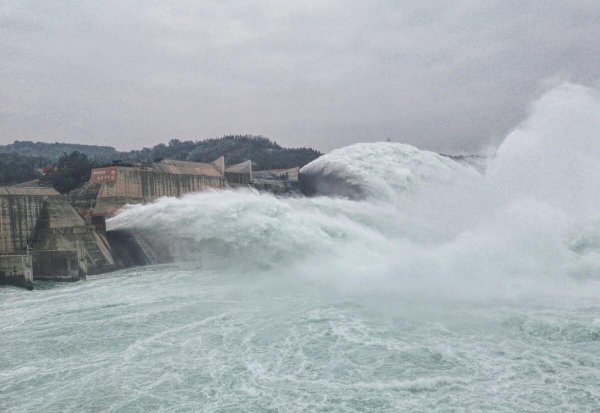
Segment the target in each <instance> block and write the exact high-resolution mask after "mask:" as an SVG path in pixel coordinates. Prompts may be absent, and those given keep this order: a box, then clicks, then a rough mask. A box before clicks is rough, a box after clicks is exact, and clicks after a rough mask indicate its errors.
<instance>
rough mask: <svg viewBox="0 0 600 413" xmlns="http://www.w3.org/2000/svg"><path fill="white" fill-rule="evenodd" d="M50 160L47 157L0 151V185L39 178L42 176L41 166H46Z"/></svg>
mask: <svg viewBox="0 0 600 413" xmlns="http://www.w3.org/2000/svg"><path fill="white" fill-rule="evenodd" d="M48 162H49V160H48V159H47V158H40V157H31V156H23V155H18V154H14V153H0V185H12V184H16V183H20V182H27V181H31V180H34V179H37V178H39V177H40V176H41V174H40V172H39V168H42V167H44V166H45V165H46V164H47V163H48Z"/></svg>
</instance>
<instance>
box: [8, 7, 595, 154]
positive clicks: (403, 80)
mask: <svg viewBox="0 0 600 413" xmlns="http://www.w3.org/2000/svg"><path fill="white" fill-rule="evenodd" d="M599 76H600V3H599V2H598V1H597V0H590V1H585V0H583V1H577V0H570V1H559V0H553V1H525V0H515V1H512V0H503V1H474V0H473V1H448V2H442V1H431V2H430V1H423V0H416V1H401V0H389V1H385V0H373V1H358V0H357V1H350V0H346V1H342V0H337V1H336V0H332V1H324V0H323V1H313V0H301V1H249V0H235V1H200V0H189V1H100V0H94V1H49V0H41V1H26V0H14V1H13V0H0V144H5V143H9V142H12V141H13V140H15V139H18V140H43V141H57V140H58V141H65V142H78V143H97V144H108V145H113V146H115V147H117V148H119V149H131V148H139V147H143V146H151V145H154V144H156V143H160V142H166V141H168V140H169V139H171V138H180V139H202V138H207V137H215V136H222V135H225V134H247V133H249V134H261V135H264V136H268V137H271V138H273V139H275V140H276V141H277V142H278V143H280V144H283V145H286V146H314V147H317V148H319V149H321V150H330V149H332V148H335V147H339V146H344V145H346V144H349V143H353V142H359V141H377V140H384V139H386V138H391V139H392V140H393V141H398V142H406V143H411V144H414V145H416V146H418V147H421V148H424V149H431V150H436V151H442V152H453V153H458V152H478V151H482V150H483V149H485V148H486V147H488V146H489V145H490V144H493V143H497V142H498V141H499V140H500V139H501V138H502V136H504V135H505V134H506V132H507V131H509V130H510V129H512V128H513V127H514V126H515V125H516V124H517V123H518V122H519V121H520V120H522V119H523V118H524V116H525V114H526V111H527V108H528V104H529V103H530V102H531V100H532V99H534V98H535V97H536V96H538V95H539V94H540V93H542V91H543V90H544V88H547V87H548V86H549V85H551V84H552V83H555V82H557V81H559V80H564V79H568V80H570V81H573V82H577V83H582V84H586V85H590V84H594V83H595V82H597V80H598V78H599Z"/></svg>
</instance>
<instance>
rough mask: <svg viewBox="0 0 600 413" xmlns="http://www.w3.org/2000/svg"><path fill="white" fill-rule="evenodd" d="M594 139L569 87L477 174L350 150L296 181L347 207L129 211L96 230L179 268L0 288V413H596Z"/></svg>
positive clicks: (217, 204)
mask: <svg viewBox="0 0 600 413" xmlns="http://www.w3.org/2000/svg"><path fill="white" fill-rule="evenodd" d="M599 141H600V99H599V97H598V94H597V92H596V91H594V90H591V89H587V88H584V87H581V86H575V85H569V84H567V85H562V86H560V87H558V88H556V89H554V90H552V91H550V92H548V93H547V94H546V95H544V96H543V97H542V98H541V99H540V100H538V101H537V102H536V103H535V104H534V105H533V106H532V109H531V114H530V116H529V117H528V119H527V120H526V121H525V122H523V123H522V124H521V125H519V126H518V127H517V128H516V129H515V130H514V131H513V132H511V133H510V134H509V135H508V137H507V138H506V140H505V141H504V143H503V144H502V145H501V147H500V148H499V150H498V154H497V156H496V157H495V159H494V161H493V163H491V164H490V165H488V168H487V171H488V172H487V173H486V175H485V176H482V175H481V174H479V173H478V172H477V171H475V170H474V169H472V168H471V167H469V166H466V165H461V164H459V163H456V162H454V161H453V160H451V159H449V158H446V157H442V156H439V155H437V154H434V153H431V152H426V151H421V150H418V149H416V148H414V147H411V146H408V145H401V144H395V143H372V144H357V145H352V146H349V147H346V148H342V149H339V150H336V151H333V152H331V153H330V154H328V155H325V156H323V157H322V158H320V159H318V160H316V161H315V162H313V163H312V164H309V165H307V166H306V167H305V168H304V169H303V172H304V173H307V174H311V175H312V176H313V177H316V179H319V178H320V177H326V178H327V179H326V181H327V182H336V184H340V185H342V186H343V185H346V187H345V188H347V189H348V188H349V189H352V190H359V191H360V193H361V194H362V196H361V197H360V198H359V199H352V198H349V197H343V196H316V197H312V198H303V197H296V198H278V197H274V196H271V195H267V194H260V193H258V192H254V191H250V190H242V191H220V192H205V193H200V194H194V195H189V196H186V197H184V198H182V199H161V200H158V201H157V202H155V203H153V204H150V205H145V206H134V207H131V208H128V209H127V210H125V211H124V212H123V213H121V214H119V215H118V216H117V217H115V218H114V219H112V220H111V221H109V226H110V227H112V228H128V229H137V230H144V231H150V232H151V233H152V234H154V236H157V237H158V236H160V237H166V239H168V240H170V242H172V243H173V244H180V245H183V244H185V248H183V247H182V248H181V249H180V250H179V251H180V253H179V254H180V255H179V257H178V258H179V260H178V261H179V263H177V264H173V265H167V266H155V267H148V268H140V269H133V270H126V271H121V272H118V273H114V274H112V275H111V276H106V275H105V276H97V277H91V279H89V280H88V281H86V282H82V283H77V284H73V285H66V286H65V285H61V286H53V287H52V288H50V289H46V290H36V291H34V292H33V293H29V292H24V291H21V290H17V289H12V288H11V289H2V290H0V311H1V314H2V315H3V317H2V320H1V321H0V346H1V348H2V349H3V350H2V352H1V353H0V406H2V407H5V408H4V409H3V410H7V411H31V410H42V411H65V410H72V411H82V410H87V411H97V410H113V411H130V410H138V411H147V410H157V409H163V410H172V411H189V410H206V411H265V410H272V411H277V410H280V411H298V410H314V411H365V410H370V411H435V410H439V411H448V410H463V411H594V409H596V408H597V407H598V406H599V405H600V392H599V391H598V389H600V353H599V352H598V349H599V348H600V347H599V346H600V317H599V316H598V314H599V312H598V311H599V310H600V290H599V288H598V287H599V285H600V284H599V283H600V277H599V275H600V218H599V216H600V214H599V206H600V202H599V201H600V145H598V143H599ZM320 189H321V190H323V191H330V190H331V189H335V188H332V187H331V186H330V185H324V186H321V187H320ZM337 194H338V195H340V194H341V195H347V194H348V192H347V191H345V190H344V191H339V192H338V193H337ZM190 246H191V247H190Z"/></svg>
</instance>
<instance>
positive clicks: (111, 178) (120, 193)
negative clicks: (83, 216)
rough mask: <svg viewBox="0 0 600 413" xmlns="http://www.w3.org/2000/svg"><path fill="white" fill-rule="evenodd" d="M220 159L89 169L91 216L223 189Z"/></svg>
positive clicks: (223, 172) (223, 182) (169, 161)
mask: <svg viewBox="0 0 600 413" xmlns="http://www.w3.org/2000/svg"><path fill="white" fill-rule="evenodd" d="M224 174H225V162H224V159H223V157H221V158H219V159H217V160H216V161H214V162H213V163H197V162H185V161H175V160H170V159H166V160H163V161H161V162H158V163H154V164H149V165H138V166H132V167H130V166H110V167H107V168H97V169H93V170H92V176H91V179H90V183H91V184H92V185H93V184H99V185H100V187H99V188H98V192H97V196H96V202H95V206H94V211H93V212H94V214H95V215H100V216H112V215H114V214H115V212H116V211H118V210H119V209H120V208H122V207H123V206H124V205H126V204H144V203H148V202H151V201H153V200H155V199H157V198H160V197H163V196H172V197H179V196H182V195H184V194H187V193H190V192H200V191H203V190H206V189H208V188H224V187H225V185H226V182H225V177H224Z"/></svg>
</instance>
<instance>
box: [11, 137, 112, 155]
mask: <svg viewBox="0 0 600 413" xmlns="http://www.w3.org/2000/svg"><path fill="white" fill-rule="evenodd" d="M75 151H77V152H81V153H83V154H85V155H87V156H88V157H90V158H95V159H106V160H112V159H117V158H119V157H121V156H122V155H121V153H120V152H118V151H117V150H116V149H115V148H113V147H112V146H97V145H79V144H76V143H59V142H55V143H47V142H31V141H14V142H13V143H11V144H9V145H4V146H0V154H16V155H22V156H29V157H36V158H45V159H58V158H60V157H61V156H62V155H63V154H64V153H71V152H75Z"/></svg>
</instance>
